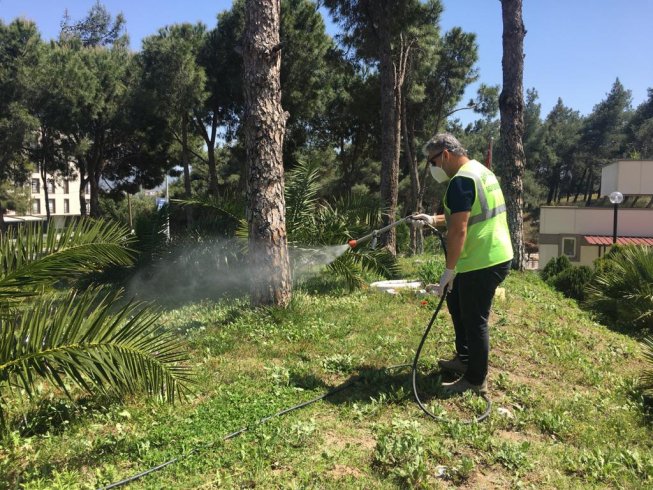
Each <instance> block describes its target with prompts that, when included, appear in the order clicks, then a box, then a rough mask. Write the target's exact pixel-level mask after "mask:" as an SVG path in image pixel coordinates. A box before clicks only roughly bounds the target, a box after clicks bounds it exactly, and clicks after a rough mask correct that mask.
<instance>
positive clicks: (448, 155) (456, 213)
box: [413, 133, 513, 394]
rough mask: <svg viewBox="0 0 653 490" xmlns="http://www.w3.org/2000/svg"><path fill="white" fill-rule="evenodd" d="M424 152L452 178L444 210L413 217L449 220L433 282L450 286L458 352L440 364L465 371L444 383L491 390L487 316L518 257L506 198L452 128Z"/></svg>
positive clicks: (441, 288) (440, 175)
mask: <svg viewBox="0 0 653 490" xmlns="http://www.w3.org/2000/svg"><path fill="white" fill-rule="evenodd" d="M424 154H425V155H426V157H427V160H428V162H429V164H430V170H431V175H432V176H433V178H434V179H435V180H437V181H438V182H439V183H445V182H449V184H448V187H447V191H446V193H445V196H444V211H445V212H444V215H437V216H430V215H428V214H417V215H414V216H413V219H417V220H422V221H424V222H426V223H428V224H429V225H431V226H443V225H444V224H445V223H446V226H447V230H448V231H447V258H446V268H445V270H444V272H443V273H442V276H441V277H440V282H439V284H437V285H432V286H430V287H427V288H432V289H434V290H435V292H436V293H437V294H438V296H441V295H442V294H446V293H447V291H449V294H448V296H447V306H448V308H449V313H450V314H451V319H452V320H453V325H454V330H455V334H456V355H455V356H454V357H453V359H450V360H440V361H438V364H439V365H440V368H442V369H443V370H445V371H449V372H452V373H455V374H462V375H463V376H462V377H461V378H460V379H458V380H457V381H454V382H452V383H443V387H444V389H445V391H447V392H448V393H451V394H454V393H463V392H465V391H468V390H472V391H474V392H476V393H483V394H484V393H487V379H486V378H487V373H488V357H489V351H490V338H489V331H488V318H489V315H490V308H491V306H492V299H493V298H494V293H495V291H496V288H497V286H498V285H499V284H501V282H502V281H503V280H504V279H505V278H506V276H507V275H508V271H509V270H510V263H511V261H512V258H513V252H512V245H511V242H510V232H509V230H508V222H507V219H506V204H505V200H504V197H503V193H502V192H501V187H500V186H499V182H498V181H497V178H496V176H495V175H494V174H493V173H492V172H491V171H490V170H489V169H487V168H486V167H485V166H484V165H482V164H481V163H479V162H477V161H476V160H470V159H469V158H468V157H467V151H466V150H465V149H464V148H463V147H462V145H461V144H460V142H459V141H458V140H457V139H456V138H455V137H454V136H453V135H451V134H449V133H440V134H436V135H435V136H434V137H433V138H432V139H431V140H430V141H429V142H428V143H427V144H426V145H425V146H424Z"/></svg>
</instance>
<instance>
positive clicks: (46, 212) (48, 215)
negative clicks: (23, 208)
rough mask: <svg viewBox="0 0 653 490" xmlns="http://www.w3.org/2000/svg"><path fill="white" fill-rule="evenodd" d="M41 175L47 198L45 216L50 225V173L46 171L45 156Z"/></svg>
mask: <svg viewBox="0 0 653 490" xmlns="http://www.w3.org/2000/svg"><path fill="white" fill-rule="evenodd" d="M40 167H41V168H40V169H39V173H40V174H41V181H42V182H43V195H44V196H45V216H46V221H47V222H48V223H50V206H49V201H50V193H49V192H48V173H47V170H46V163H45V156H44V157H43V161H42V162H41V165H40Z"/></svg>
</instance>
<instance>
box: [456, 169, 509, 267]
mask: <svg viewBox="0 0 653 490" xmlns="http://www.w3.org/2000/svg"><path fill="white" fill-rule="evenodd" d="M458 176H460V177H466V178H468V179H472V181H473V182H474V192H475V194H476V195H475V197H474V200H473V201H472V208H471V210H470V212H469V219H468V221H467V235H466V237H465V242H464V244H463V248H462V250H461V252H460V256H459V257H458V261H457V262H456V269H455V270H456V272H470V271H473V270H478V269H484V268H486V267H491V266H493V265H496V264H501V263H503V262H506V261H508V260H510V259H512V258H513V253H512V244H511V239H510V230H509V229H508V220H507V213H506V201H505V198H504V196H503V193H502V192H501V188H500V187H499V182H498V181H497V179H496V176H495V175H494V174H493V173H492V172H491V171H490V170H488V169H487V168H485V166H483V164H481V163H479V162H477V161H476V160H470V161H469V162H467V163H465V165H463V167H462V168H461V169H460V170H459V171H458V172H457V173H456V177H458ZM447 191H448V188H447ZM445 196H446V194H445ZM447 204H448V203H447V200H446V197H445V200H444V210H445V217H446V218H447V223H448V222H449V218H450V216H451V209H450V208H449V207H448V205H447Z"/></svg>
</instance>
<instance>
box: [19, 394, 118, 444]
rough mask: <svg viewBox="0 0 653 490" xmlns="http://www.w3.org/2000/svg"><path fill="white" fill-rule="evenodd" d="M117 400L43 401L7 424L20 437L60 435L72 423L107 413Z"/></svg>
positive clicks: (84, 398) (100, 398) (88, 397)
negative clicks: (95, 414) (93, 415)
mask: <svg viewBox="0 0 653 490" xmlns="http://www.w3.org/2000/svg"><path fill="white" fill-rule="evenodd" d="M118 401H119V400H118V398H111V397H108V396H84V397H81V398H77V399H75V400H71V399H69V398H61V399H44V400H41V401H39V402H38V404H37V405H36V407H34V408H32V409H30V410H28V411H27V412H26V413H24V414H22V415H20V416H18V417H15V418H14V419H13V420H11V421H10V422H9V427H10V429H11V430H16V431H18V433H19V434H20V435H21V436H22V437H32V436H36V435H43V434H47V433H48V432H49V433H52V434H60V433H62V432H63V431H64V430H65V429H66V427H67V426H68V425H69V424H70V423H71V422H73V421H75V420H79V419H81V418H84V417H87V416H88V415H90V414H92V413H107V412H108V411H109V409H110V407H111V406H112V405H113V404H114V403H118Z"/></svg>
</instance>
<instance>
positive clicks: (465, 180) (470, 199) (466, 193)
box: [446, 176, 476, 214]
mask: <svg viewBox="0 0 653 490" xmlns="http://www.w3.org/2000/svg"><path fill="white" fill-rule="evenodd" d="M474 197H476V190H475V189H474V181H473V180H472V179H470V178H469V177H462V176H458V177H454V178H453V179H451V183H450V184H449V188H448V189H447V198H446V202H447V205H448V206H449V209H450V210H451V214H453V213H460V212H462V211H471V210H472V204H474Z"/></svg>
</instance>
